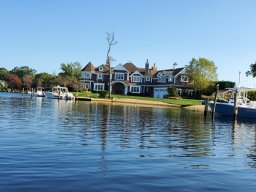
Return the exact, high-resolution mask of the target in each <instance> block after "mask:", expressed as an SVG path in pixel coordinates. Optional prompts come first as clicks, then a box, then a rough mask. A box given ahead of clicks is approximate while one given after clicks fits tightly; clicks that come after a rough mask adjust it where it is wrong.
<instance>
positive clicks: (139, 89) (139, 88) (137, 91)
mask: <svg viewBox="0 0 256 192" xmlns="http://www.w3.org/2000/svg"><path fill="white" fill-rule="evenodd" d="M132 89H138V90H136V91H134V90H132ZM140 91H141V86H130V92H131V93H140Z"/></svg>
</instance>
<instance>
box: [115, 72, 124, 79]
mask: <svg viewBox="0 0 256 192" xmlns="http://www.w3.org/2000/svg"><path fill="white" fill-rule="evenodd" d="M119 75H120V76H123V77H122V78H117V76H119ZM124 75H125V73H120V72H116V73H115V80H124Z"/></svg>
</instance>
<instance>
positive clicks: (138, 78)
mask: <svg viewBox="0 0 256 192" xmlns="http://www.w3.org/2000/svg"><path fill="white" fill-rule="evenodd" d="M132 81H133V82H141V76H135V75H134V76H133V77H132Z"/></svg>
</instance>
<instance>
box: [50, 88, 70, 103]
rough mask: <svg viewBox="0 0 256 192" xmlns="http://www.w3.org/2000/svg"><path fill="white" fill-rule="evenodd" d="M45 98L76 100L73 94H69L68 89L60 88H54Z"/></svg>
mask: <svg viewBox="0 0 256 192" xmlns="http://www.w3.org/2000/svg"><path fill="white" fill-rule="evenodd" d="M45 96H46V97H47V98H50V99H65V100H71V99H74V96H73V94H72V93H69V92H68V88H67V87H60V86H56V87H53V88H52V91H48V92H45Z"/></svg>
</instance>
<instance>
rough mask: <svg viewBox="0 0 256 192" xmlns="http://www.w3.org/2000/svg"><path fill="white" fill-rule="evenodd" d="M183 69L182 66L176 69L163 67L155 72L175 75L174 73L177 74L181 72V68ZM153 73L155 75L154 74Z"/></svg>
mask: <svg viewBox="0 0 256 192" xmlns="http://www.w3.org/2000/svg"><path fill="white" fill-rule="evenodd" d="M183 69H184V67H181V68H176V69H164V70H159V71H157V73H156V74H158V73H162V74H164V75H171V74H172V75H173V76H175V75H177V74H178V73H179V72H181V71H182V70H183ZM156 74H155V75H156Z"/></svg>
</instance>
